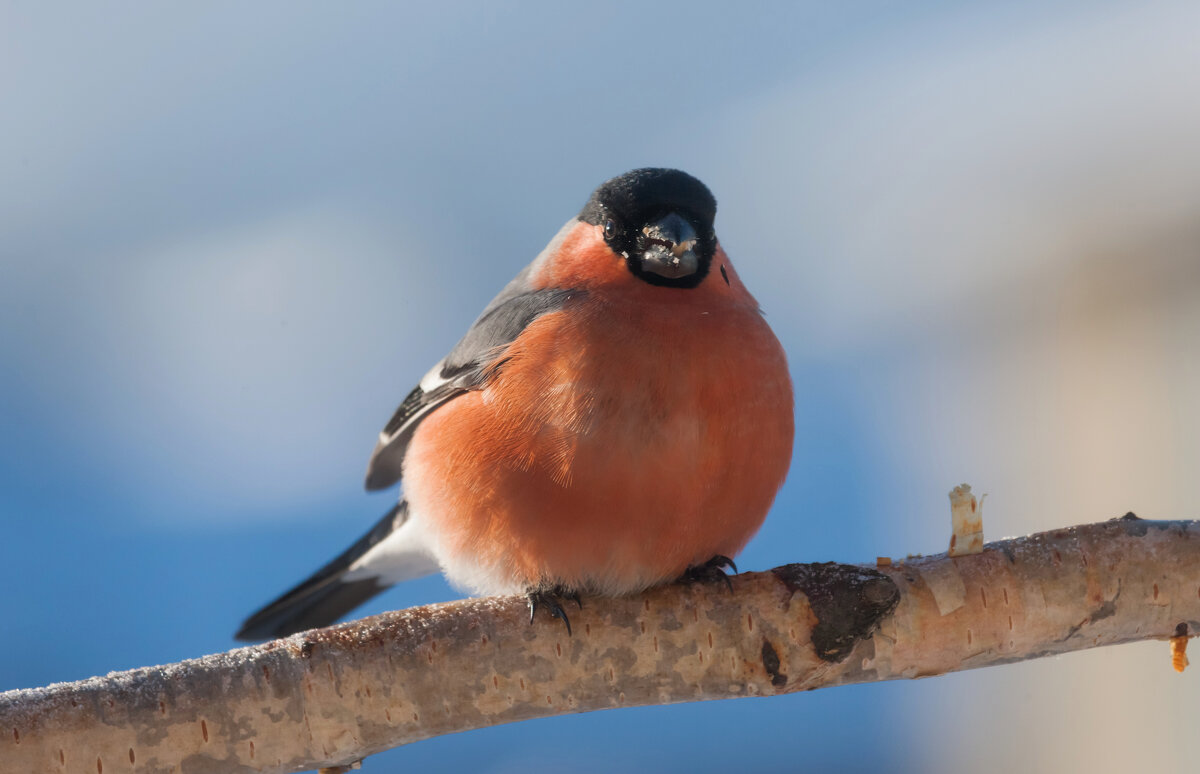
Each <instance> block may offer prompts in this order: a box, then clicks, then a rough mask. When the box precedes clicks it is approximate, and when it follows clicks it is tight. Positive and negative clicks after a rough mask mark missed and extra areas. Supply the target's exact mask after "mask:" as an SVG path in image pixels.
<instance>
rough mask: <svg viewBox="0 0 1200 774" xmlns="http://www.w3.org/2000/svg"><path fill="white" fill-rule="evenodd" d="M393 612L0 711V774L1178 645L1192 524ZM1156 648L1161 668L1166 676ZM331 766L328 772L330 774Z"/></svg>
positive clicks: (1197, 580)
mask: <svg viewBox="0 0 1200 774" xmlns="http://www.w3.org/2000/svg"><path fill="white" fill-rule="evenodd" d="M733 586H734V590H733V593H732V594H731V593H729V591H728V590H727V589H726V588H725V586H724V585H723V584H711V585H703V586H701V585H678V584H677V585H671V586H666V587H662V588H658V589H653V590H651V591H649V592H647V593H645V594H642V595H639V596H633V597H625V598H620V599H601V598H596V597H587V598H585V600H584V607H583V609H582V610H581V611H575V610H574V609H572V611H571V612H572V615H571V620H572V623H573V627H574V631H575V634H574V636H573V637H568V636H567V633H566V630H565V629H564V627H563V625H562V623H561V622H559V621H555V620H550V619H549V617H548V616H547V617H545V618H543V617H542V616H539V617H538V620H537V621H536V622H535V623H534V624H533V625H530V624H529V622H528V612H527V610H526V607H525V602H524V600H523V599H520V598H516V597H498V598H491V599H475V600H465V601H460V602H452V603H448V604H441V605H430V606H428V607H420V608H414V609H411V610H402V611H397V612H392V613H385V614H383V615H379V616H374V617H372V618H367V619H363V620H361V621H356V622H353V623H349V624H344V625H341V626H335V627H331V628H328V629H319V630H315V631H311V632H305V633H302V634H298V635H295V636H292V637H289V638H287V639H284V640H278V641H275V642H270V643H266V644H264V645H259V646H255V647H249V648H240V649H238V650H233V651H230V652H228V653H222V654H218V655H213V656H205V657H203V658H199V659H194V660H190V661H184V662H181V663H178V664H171V665H168V666H163V667H151V668H145V669H136V670H132V671H129V672H120V673H114V674H110V675H108V676H107V677H99V678H92V679H90V680H83V681H80V682H76V683H64V684H57V685H52V686H49V687H47V688H39V689H32V690H18V691H9V692H8V693H4V694H0V764H3V765H0V769H3V770H4V771H21V772H30V773H31V774H33V773H34V772H56V773H57V772H64V771H70V772H88V774H91V773H92V772H96V774H104V772H115V771H127V770H130V769H134V770H136V771H141V772H146V771H163V772H166V771H186V772H189V774H191V773H193V772H240V771H246V772H249V771H264V772H292V771H300V770H305V769H311V768H314V767H318V766H324V767H336V766H346V765H351V764H353V763H354V762H355V761H358V760H360V759H362V758H363V757H365V756H368V755H371V754H372V753H376V752H379V751H381V750H385V749H388V748H390V747H395V746H397V745H401V744H406V743H408V742H414V741H417V740H420V739H426V738H429V737H432V736H438V735H441V734H449V733H454V732H457V731H466V730H469V729H474V728H482V727H485V726H491V725H496V724H499V723H511V722H514V721H518V720H526V719H529V718H536V717H545V716H548V715H558V714H563V713H568V712H586V711H589V710H597V709H607V708H611V707H623V706H636V705H644V704H669V703H673V702H683V701H701V700H706V699H724V698H732V697H739V696H760V695H773V694H780V693H790V692H793V691H802V690H808V689H812V688H820V687H824V686H830V685H842V684H846V683H858V682H870V681H876V680H892V679H897V678H914V677H927V676H930V675H938V674H942V673H944V672H950V671H955V670H960V669H974V668H977V667H983V666H990V665H993V664H1004V663H1009V662H1013V661H1022V660H1025V659H1031V658H1038V657H1041V656H1047V655H1052V654H1056V653H1064V652H1067V651H1072V650H1082V649H1084V648H1091V647H1096V646H1100V645H1112V644H1116V643H1121V642H1129V641H1133V640H1143V639H1167V638H1170V637H1172V636H1174V635H1180V634H1183V635H1186V634H1189V633H1191V632H1194V631H1195V630H1196V628H1197V627H1198V626H1200V523H1198V522H1193V521H1143V520H1140V519H1137V518H1135V517H1132V515H1130V516H1127V517H1125V518H1122V519H1117V520H1113V521H1109V522H1103V523H1099V524H1088V525H1085V526H1081V527H1074V528H1071V529H1063V530H1057V531H1054V532H1045V533H1041V534H1037V535H1032V536H1029V537H1024V538H1017V539H1013V540H1004V541H999V542H996V543H991V544H988V545H987V546H986V547H985V548H984V550H983V552H982V553H978V554H974V555H969V556H962V557H955V558H949V557H947V556H946V555H944V554H943V555H939V556H932V557H925V558H915V559H911V560H906V561H902V562H896V563H894V564H891V565H885V566H880V567H856V566H850V565H835V564H810V565H804V564H792V565H786V566H784V567H778V568H776V569H774V570H772V571H770V572H760V573H746V574H743V575H739V576H736V577H735V578H734V579H733ZM1168 661H1169V660H1168V658H1167V654H1166V649H1165V648H1164V658H1163V664H1164V668H1166V665H1167V663H1168ZM335 770H336V769H335Z"/></svg>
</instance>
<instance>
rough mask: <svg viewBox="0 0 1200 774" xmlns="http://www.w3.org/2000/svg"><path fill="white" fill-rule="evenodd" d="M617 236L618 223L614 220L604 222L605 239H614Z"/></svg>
mask: <svg viewBox="0 0 1200 774" xmlns="http://www.w3.org/2000/svg"><path fill="white" fill-rule="evenodd" d="M616 235H617V222H616V221H615V220H613V219H612V218H609V219H608V220H606V221H604V238H605V239H612V238H613V237H615V236H616Z"/></svg>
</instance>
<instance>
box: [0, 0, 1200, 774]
mask: <svg viewBox="0 0 1200 774" xmlns="http://www.w3.org/2000/svg"><path fill="white" fill-rule="evenodd" d="M1198 38H1200V8H1198V7H1197V6H1196V5H1195V4H1191V3H1183V2H1180V3H1153V2H1151V3H1145V2H1140V3H1104V2H1080V3H1011V2H1009V3H974V4H969V5H961V4H950V3H939V2H905V3H898V2H891V3H869V4H867V3H758V4H740V5H739V6H738V7H737V8H734V7H726V6H723V5H718V4H710V3H682V2H680V3H660V4H654V5H653V6H648V5H647V4H642V3H621V2H617V3H608V4H604V5H603V6H596V5H594V4H593V5H582V4H565V3H527V4H523V5H522V6H520V7H519V8H518V9H514V8H502V7H500V6H499V4H489V5H484V4H455V5H451V4H440V5H437V4H421V5H413V6H408V5H403V4H399V3H393V4H388V3H355V4H343V5H339V6H336V7H335V6H332V5H319V4H311V3H294V2H290V3H258V4H253V5H251V4H245V3H220V2H215V3H204V4H193V5H191V6H189V7H182V6H179V5H177V4H174V5H161V6H146V5H144V4H142V5H135V4H120V3H110V4H105V5H103V6H98V5H92V4H82V3H79V4H71V3H62V4H49V3H34V2H14V1H12V0H9V1H8V2H5V3H3V4H0V105H2V106H3V107H2V109H0V180H3V181H4V183H3V185H0V526H2V527H3V537H2V538H0V588H4V589H6V593H5V595H4V599H5V601H4V602H3V606H2V608H0V609H2V611H3V615H2V616H0V643H3V644H2V645H0V690H5V689H8V688H18V687H31V686H35V685H41V684H46V683H49V682H54V681H61V680H73V679H77V678H82V677H87V676H90V675H94V674H102V673H105V672H108V671H110V670H117V669H126V668H131V667H135V666H142V665H148V664H155V663H165V662H171V661H176V660H179V659H183V658H187V657H192V656H198V655H202V654H205V653H211V652H217V651H221V650H225V649H228V648H229V647H231V646H232V645H233V642H232V639H231V635H232V633H233V631H234V630H235V628H236V627H237V625H238V623H239V622H240V621H241V619H242V618H243V617H244V616H245V615H246V614H248V613H249V612H251V611H252V610H254V609H255V608H256V607H257V606H258V605H260V604H261V603H263V602H265V601H267V600H269V599H270V598H272V597H273V596H274V595H275V594H277V593H278V592H280V591H282V590H284V589H285V588H287V587H289V586H290V585H291V584H293V583H294V582H296V581H297V580H299V579H300V578H302V577H303V576H305V575H306V574H307V573H309V572H310V571H312V570H313V569H315V568H316V567H317V566H319V565H320V564H321V563H323V562H324V561H326V560H327V559H328V558H330V557H331V556H332V555H333V554H334V553H336V552H338V551H340V550H341V549H342V548H344V547H345V546H346V545H347V544H348V543H349V542H350V541H352V540H353V539H354V538H356V537H357V536H358V535H359V534H360V533H361V532H363V531H364V530H365V529H367V528H368V527H369V526H370V525H371V524H373V523H374V521H375V519H376V518H377V517H378V516H379V515H380V514H381V513H382V512H383V511H384V510H386V508H387V507H388V506H389V504H390V499H389V498H390V496H391V495H370V496H368V495H366V494H364V493H363V492H362V491H361V481H362V474H363V471H364V466H365V463H366V458H367V455H368V453H369V452H370V450H371V447H372V445H373V443H374V437H375V433H376V432H377V431H378V429H379V427H380V426H381V425H382V424H383V422H384V421H386V419H387V418H388V416H389V415H390V412H391V411H392V409H393V408H394V407H395V405H396V403H397V402H398V401H399V400H400V399H401V398H402V397H403V395H404V394H405V393H406V392H407V390H408V389H409V388H410V387H411V386H412V384H413V383H415V381H416V380H417V379H418V378H419V377H420V376H421V375H422V374H423V373H424V372H425V371H426V370H427V368H428V367H429V366H430V365H431V364H432V363H433V362H435V361H436V360H437V359H438V358H439V357H440V356H441V355H442V354H443V353H444V352H445V351H446V349H447V348H448V347H450V346H451V345H452V344H453V343H454V342H455V341H456V340H457V339H458V337H459V336H460V335H461V334H462V333H463V331H464V330H465V328H466V326H467V325H468V324H469V322H470V321H471V320H472V319H473V318H474V316H475V315H476V314H477V313H478V311H479V310H480V309H481V308H482V306H483V304H485V303H486V302H487V300H488V299H490V298H491V296H492V295H493V294H494V293H495V292H496V291H497V290H498V289H499V288H500V287H501V286H502V285H503V284H504V283H505V282H506V281H507V280H508V279H509V278H510V277H511V276H512V275H513V274H514V273H515V272H516V271H517V270H518V269H520V267H521V266H523V265H524V264H525V263H526V262H528V261H529V260H530V259H531V258H532V257H533V256H534V255H535V254H536V253H537V252H538V250H539V249H540V248H541V247H542V245H543V244H544V243H545V242H546V241H547V240H548V239H549V238H550V236H552V235H553V234H554V233H555V231H556V230H557V228H558V227H559V226H560V225H561V224H562V223H563V222H564V221H565V220H566V219H567V218H569V217H571V216H572V215H574V214H575V213H576V212H577V211H578V209H579V207H580V206H581V205H582V203H583V201H584V200H585V199H586V197H587V195H588V193H589V192H590V191H591V189H592V188H593V187H594V186H595V185H597V184H598V183H599V182H601V181H603V180H604V179H606V178H608V177H610V176H612V175H614V174H618V173H620V172H623V171H625V170H628V169H631V168H634V167H637V166H645V165H656V166H677V167H680V168H683V169H686V170H688V171H690V172H692V173H693V174H696V175H697V176H699V177H700V178H701V179H703V180H705V181H706V182H707V183H708V184H709V185H710V187H711V188H712V189H713V191H714V192H715V193H716V195H717V198H718V201H719V202H720V207H721V209H720V214H719V216H718V220H717V227H718V233H719V234H720V235H721V238H722V241H723V243H724V245H725V247H726V249H727V250H728V251H729V253H730V254H731V256H732V258H733V260H734V261H735V262H736V264H737V266H738V270H739V272H740V274H741V275H742V277H743V278H744V279H745V280H746V282H747V284H748V285H749V286H750V288H751V289H752V290H753V291H754V292H755V294H756V296H757V297H758V299H759V301H760V302H761V303H762V306H763V307H764V309H765V310H766V312H767V314H768V319H769V320H770V321H771V323H772V325H773V326H774V328H775V330H776V331H777V333H778V334H779V336H780V339H781V340H782V341H783V343H784V346H785V347H786V348H787V350H788V353H789V357H790V360H791V365H792V371H793V377H794V380H795V384H796V397H797V431H798V432H797V440H796V451H795V461H794V464H793V469H792V472H791V476H790V478H789V480H788V483H787V485H786V486H785V488H784V490H783V492H782V493H781V495H780V497H779V499H778V501H777V503H776V507H775V509H774V511H773V513H772V515H771V517H770V518H769V519H768V522H767V524H766V526H765V527H764V528H763V530H762V532H761V533H760V534H759V536H758V537H757V538H756V539H755V540H754V541H753V542H752V543H751V545H750V546H749V547H748V548H747V549H746V551H745V552H744V553H743V555H742V556H741V557H739V560H738V562H739V566H741V567H742V568H743V569H765V568H768V567H772V566H775V565H778V564H782V563H785V562H788V561H797V560H804V561H823V560H843V561H871V560H873V559H874V558H875V557H876V556H878V555H890V556H903V555H905V554H907V553H917V552H922V553H932V552H937V551H940V550H944V548H945V544H946V542H947V539H948V527H949V518H948V507H947V500H946V492H947V491H948V490H949V489H950V488H951V487H952V486H953V485H955V484H958V483H960V482H962V481H969V482H970V483H972V484H973V485H974V486H975V489H976V491H977V492H987V493H988V494H989V497H988V499H987V501H986V506H985V510H984V524H985V530H986V531H987V534H988V536H989V537H993V538H994V537H1000V536H1002V535H1008V534H1020V533H1025V532H1029V531H1033V530H1038V529H1048V528H1052V527H1057V526H1062V525H1064V524H1072V523H1078V522H1084V521H1093V520H1098V519H1103V518H1108V517H1110V516H1115V515H1119V514H1121V513H1124V512H1125V511H1127V510H1131V509H1132V510H1135V511H1137V512H1138V513H1140V514H1141V515H1143V516H1147V517H1159V518H1184V517H1188V518H1195V517H1197V515H1198V508H1197V502H1196V483H1195V482H1196V470H1197V469H1200V401H1198V399H1197V397H1196V396H1197V395H1200V257H1198V256H1197V252H1198V245H1200V239H1198V238H1200V227H1198V226H1197V223H1200V219H1198V218H1197V215H1200V146H1198V145H1197V144H1196V141H1195V138H1196V137H1198V136H1200V103H1197V100H1196V99H1195V95H1196V93H1197V87H1198V85H1200V46H1197V45H1196V42H1197V40H1198ZM455 596H456V595H455V593H454V592H453V591H452V590H450V589H449V588H448V587H447V586H446V585H445V584H444V583H443V582H442V581H441V580H440V579H432V578H431V579H426V580H422V581H415V582H412V583H409V584H406V585H404V586H403V587H400V588H397V589H395V590H393V591H392V592H389V593H388V594H387V595H385V596H384V597H381V598H380V599H379V600H378V601H377V603H376V604H373V605H371V606H370V608H368V609H365V610H364V611H363V612H364V613H366V612H376V611H378V610H382V609H386V608H392V607H405V606H410V605H416V604H422V603H427V602H433V601H438V600H443V599H450V598H454V597H455ZM1196 671H1197V670H1191V671H1189V672H1187V673H1186V674H1184V675H1183V676H1182V677H1181V676H1178V675H1176V674H1175V673H1173V672H1172V671H1171V670H1170V668H1169V664H1168V658H1167V654H1166V646H1165V645H1162V644H1159V643H1150V644H1142V645H1136V646H1128V647H1125V648H1121V649H1108V650H1104V651H1094V652H1088V653H1083V654H1074V655H1071V656H1067V657H1062V658H1058V659H1054V660H1050V661H1041V662H1035V663H1029V664H1020V665H1013V666H1008V667H1004V668H998V669H991V670H983V671H977V672H972V673H966V674H961V675H951V676H947V677H942V678H938V679H934V680H923V681H917V682H905V683H891V684H880V685H868V686H855V687H849V688H839V689H834V690H823V691H817V692H814V693H809V694H804V695H797V696H788V697H780V698H773V699H759V700H743V701H727V702H709V703H705V704H697V705H680V706H674V707H665V708H662V707H657V708H646V709H638V710H623V711H617V712H604V713H593V714H588V715H581V716H573V717H564V718H557V719H552V720H546V721H539V722H533V723H525V724H518V725H513V726H506V727H500V728H495V729H488V730H484V731H479V732H472V733H469V734H464V735H458V736H455V737H448V738H443V739H438V740H432V741H428V742H423V743H419V744H415V745H411V746H409V747H406V748H402V749H399V750H395V751H391V752H389V753H386V754H383V755H380V756H378V757H376V758H372V759H371V760H370V761H368V763H367V767H366V770H367V771H377V772H386V771H400V770H405V771H407V770H421V771H425V772H440V771H446V772H453V771H462V770H472V771H479V772H526V771H569V772H607V771H613V770H619V771H627V772H641V771H644V772H668V771H679V772H690V773H691V774H696V773H698V772H708V771H727V770H731V769H738V770H743V771H754V772H771V771H791V770H795V769H796V768H797V767H801V768H813V769H817V768H818V767H821V768H824V767H832V766H837V767H838V769H839V770H841V771H846V772H856V771H876V770H884V771H893V772H943V771H944V772H958V771H967V770H970V771H980V772H1002V771H1013V770H1025V771H1034V772H1037V771H1052V770H1055V771H1062V770H1067V771H1070V770H1088V771H1092V772H1108V771H1112V772H1118V771H1128V770H1146V769H1149V768H1152V767H1168V768H1172V769H1173V770H1186V769H1185V767H1186V766H1187V765H1188V762H1190V761H1192V760H1194V759H1195V756H1196V754H1197V753H1198V752H1200V742H1198V741H1197V737H1196V734H1195V733H1194V719H1195V717H1196V711H1197V710H1200V692H1198V689H1200V685H1198V684H1197V682H1196V681H1197V679H1200V678H1198V677H1197V674H1196Z"/></svg>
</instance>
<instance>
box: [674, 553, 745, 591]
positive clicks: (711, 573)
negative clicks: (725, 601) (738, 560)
mask: <svg viewBox="0 0 1200 774" xmlns="http://www.w3.org/2000/svg"><path fill="white" fill-rule="evenodd" d="M726 567H728V568H729V569H731V570H733V572H734V574H737V571H738V569H737V565H736V564H734V563H733V560H732V559H730V558H729V557H728V556H722V555H720V554H717V555H716V556H714V557H713V558H712V559H709V560H708V561H707V562H705V563H704V564H698V565H696V566H695V567H689V568H687V569H686V570H684V573H683V575H681V576H680V578H679V582H680V583H696V582H700V583H714V582H716V581H724V582H725V585H726V586H727V587H728V588H729V590H730V592H732V591H733V582H732V581H730V580H729V576H728V575H726V574H725V568H726Z"/></svg>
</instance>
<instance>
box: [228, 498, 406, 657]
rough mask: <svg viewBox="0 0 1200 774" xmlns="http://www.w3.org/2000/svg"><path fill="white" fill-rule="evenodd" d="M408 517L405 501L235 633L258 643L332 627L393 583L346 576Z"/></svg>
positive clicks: (251, 617) (246, 640)
mask: <svg viewBox="0 0 1200 774" xmlns="http://www.w3.org/2000/svg"><path fill="white" fill-rule="evenodd" d="M407 518H408V503H406V502H405V501H403V500H401V501H400V502H399V503H397V504H396V507H394V508H392V509H391V510H390V511H388V512H387V515H385V516H384V517H383V518H382V519H380V520H379V523H378V524H376V525H375V526H374V527H373V528H372V529H371V531H370V532H368V533H367V534H365V535H363V536H362V537H361V538H359V539H358V541H357V542H355V544H354V545H352V546H350V547H349V548H347V549H346V550H345V551H343V552H342V553H341V555H340V556H338V557H337V558H336V559H334V560H333V561H332V562H330V563H329V564H327V565H325V566H324V567H322V568H321V569H320V570H317V572H315V573H313V575H312V577H310V578H308V579H307V580H305V581H304V582H303V583H301V584H300V585H298V586H296V587H295V588H293V589H292V590H291V591H289V592H287V593H286V594H284V595H283V596H281V597H279V599H276V600H275V601H274V602H272V603H271V604H269V605H267V606H266V607H264V608H263V609H262V610H259V611H258V612H257V613H255V614H254V615H252V616H250V617H249V618H247V619H246V620H245V622H244V623H242V628H241V629H238V633H237V634H235V635H234V637H236V638H237V639H239V640H243V641H245V642H254V641H257V640H270V639H275V638H277V637H286V636H288V635H289V634H295V633H296V632H302V631H304V630H305V629H315V628H317V627H319V626H328V625H329V624H331V623H333V622H334V621H336V620H338V619H339V618H341V617H342V616H344V615H345V614H346V613H349V612H350V611H351V610H353V609H354V608H356V607H358V606H359V605H361V604H362V603H363V602H366V601H367V600H368V599H370V598H371V597H373V596H375V595H376V594H378V593H379V592H381V591H383V590H384V589H387V588H389V587H390V586H391V585H392V584H390V583H381V582H380V579H378V578H363V579H361V580H354V581H346V580H343V579H342V576H344V575H345V574H346V571H347V570H348V569H350V565H351V564H353V563H354V561H355V560H356V559H358V558H359V557H360V556H362V555H363V554H365V553H366V552H367V551H369V550H370V549H371V548H372V547H373V546H375V545H376V544H377V543H379V541H381V540H383V539H384V538H385V537H387V536H388V535H390V534H391V533H392V531H393V530H395V529H396V528H397V527H399V526H400V525H401V524H403V523H404V522H405V520H407Z"/></svg>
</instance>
